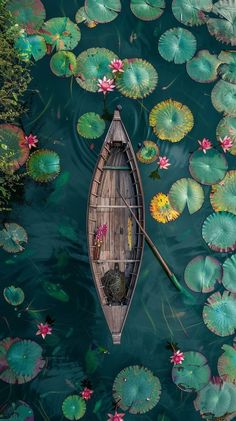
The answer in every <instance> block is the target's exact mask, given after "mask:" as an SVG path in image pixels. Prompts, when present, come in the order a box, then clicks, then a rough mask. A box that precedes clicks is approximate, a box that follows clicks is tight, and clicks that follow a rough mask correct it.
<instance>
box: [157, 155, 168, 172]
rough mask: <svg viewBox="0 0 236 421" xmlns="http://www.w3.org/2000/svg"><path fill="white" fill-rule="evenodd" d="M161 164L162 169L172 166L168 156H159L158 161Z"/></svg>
mask: <svg viewBox="0 0 236 421" xmlns="http://www.w3.org/2000/svg"><path fill="white" fill-rule="evenodd" d="M157 164H158V165H159V168H160V170H168V167H169V166H170V163H169V159H168V158H166V156H159V161H158V163H157Z"/></svg>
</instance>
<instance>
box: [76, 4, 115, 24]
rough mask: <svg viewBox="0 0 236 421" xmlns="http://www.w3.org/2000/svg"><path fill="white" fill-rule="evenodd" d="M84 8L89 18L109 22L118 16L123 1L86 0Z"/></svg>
mask: <svg viewBox="0 0 236 421" xmlns="http://www.w3.org/2000/svg"><path fill="white" fill-rule="evenodd" d="M84 8H85V12H86V14H87V15H88V17H89V19H91V20H93V21H95V22H98V23H107V22H111V21H112V20H114V19H116V18H117V16H118V14H119V13H120V11H121V3H120V0H85V4H84Z"/></svg>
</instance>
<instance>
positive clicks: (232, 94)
mask: <svg viewBox="0 0 236 421" xmlns="http://www.w3.org/2000/svg"><path fill="white" fill-rule="evenodd" d="M211 101H212V104H213V107H214V108H215V109H216V110H217V111H218V112H219V113H224V114H225V115H227V114H228V115H233V116H236V84H233V83H229V82H225V81H224V80H219V82H217V83H216V84H215V86H214V88H213V89H212V92H211Z"/></svg>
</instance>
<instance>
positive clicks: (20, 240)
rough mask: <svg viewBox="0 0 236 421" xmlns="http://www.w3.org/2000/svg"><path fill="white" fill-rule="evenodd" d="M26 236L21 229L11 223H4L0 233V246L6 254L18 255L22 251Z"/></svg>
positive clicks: (26, 240) (26, 239)
mask: <svg viewBox="0 0 236 421" xmlns="http://www.w3.org/2000/svg"><path fill="white" fill-rule="evenodd" d="M27 242H28V236H27V233H26V231H25V229H24V228H23V227H21V226H20V225H18V224H15V223H13V222H11V223H5V224H4V228H3V229H2V230H1V231H0V246H2V248H3V250H5V251H7V252H8V253H19V252H21V251H23V250H24V248H25V244H26V243H27Z"/></svg>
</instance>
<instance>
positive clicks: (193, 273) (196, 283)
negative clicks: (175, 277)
mask: <svg viewBox="0 0 236 421" xmlns="http://www.w3.org/2000/svg"><path fill="white" fill-rule="evenodd" d="M221 278H222V267H221V264H220V262H219V261H218V260H217V259H215V258H214V257H211V256H197V257H194V258H193V259H192V260H191V261H190V262H189V263H188V264H187V266H186V268H185V271H184V280H185V282H186V284H187V285H188V287H189V288H190V289H191V290H192V291H195V292H211V291H213V290H214V289H215V285H216V283H217V282H221Z"/></svg>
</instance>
